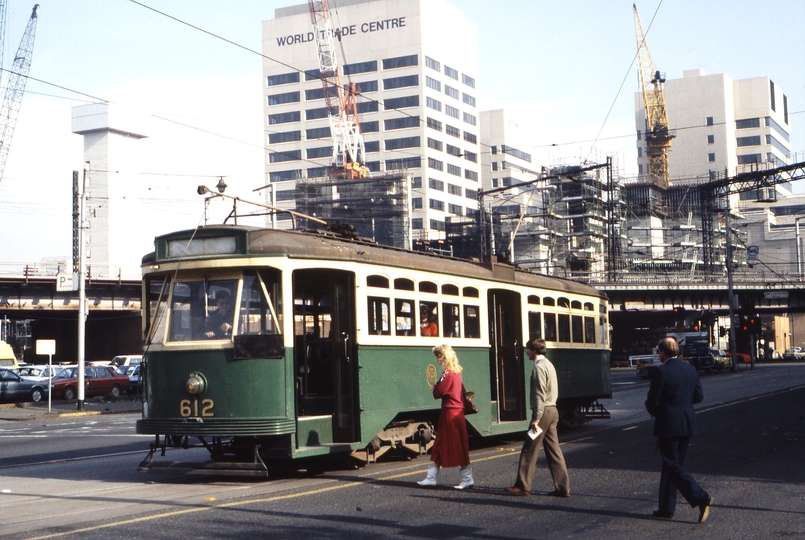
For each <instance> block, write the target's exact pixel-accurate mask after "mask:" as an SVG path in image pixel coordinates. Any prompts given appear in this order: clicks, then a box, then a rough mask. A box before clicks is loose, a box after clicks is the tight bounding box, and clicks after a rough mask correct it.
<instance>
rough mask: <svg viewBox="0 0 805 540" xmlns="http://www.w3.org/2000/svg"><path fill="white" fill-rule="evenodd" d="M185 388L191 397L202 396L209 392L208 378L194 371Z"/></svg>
mask: <svg viewBox="0 0 805 540" xmlns="http://www.w3.org/2000/svg"><path fill="white" fill-rule="evenodd" d="M184 387H185V390H187V393H188V394H190V395H191V396H198V395H201V394H203V393H204V392H206V391H207V378H206V377H205V376H204V375H202V374H201V373H199V372H198V371H194V372H193V373H191V374H190V376H189V377H187V382H185V383H184Z"/></svg>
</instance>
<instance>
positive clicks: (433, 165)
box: [428, 158, 444, 171]
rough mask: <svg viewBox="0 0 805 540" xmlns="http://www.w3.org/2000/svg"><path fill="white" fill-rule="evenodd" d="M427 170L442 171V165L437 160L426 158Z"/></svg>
mask: <svg viewBox="0 0 805 540" xmlns="http://www.w3.org/2000/svg"><path fill="white" fill-rule="evenodd" d="M428 168H430V169H436V170H437V171H443V170H444V163H443V162H441V161H439V160H438V159H433V158H428Z"/></svg>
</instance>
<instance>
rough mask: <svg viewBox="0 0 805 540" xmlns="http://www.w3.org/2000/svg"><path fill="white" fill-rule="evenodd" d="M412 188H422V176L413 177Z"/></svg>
mask: <svg viewBox="0 0 805 540" xmlns="http://www.w3.org/2000/svg"><path fill="white" fill-rule="evenodd" d="M411 189H422V177H421V176H414V177H412V178H411Z"/></svg>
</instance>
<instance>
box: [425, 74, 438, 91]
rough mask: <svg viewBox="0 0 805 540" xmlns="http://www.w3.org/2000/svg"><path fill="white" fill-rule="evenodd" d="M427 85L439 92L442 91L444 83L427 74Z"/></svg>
mask: <svg viewBox="0 0 805 540" xmlns="http://www.w3.org/2000/svg"><path fill="white" fill-rule="evenodd" d="M425 86H427V87H428V88H430V89H432V90H436V91H437V92H441V91H442V83H440V82H439V81H437V80H436V79H431V78H430V77H428V76H425Z"/></svg>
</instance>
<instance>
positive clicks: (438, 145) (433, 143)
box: [428, 137, 442, 152]
mask: <svg viewBox="0 0 805 540" xmlns="http://www.w3.org/2000/svg"><path fill="white" fill-rule="evenodd" d="M428 148H433V149H434V150H438V151H439V152H441V151H442V141H437V140H436V139H431V138H430V137H428Z"/></svg>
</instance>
